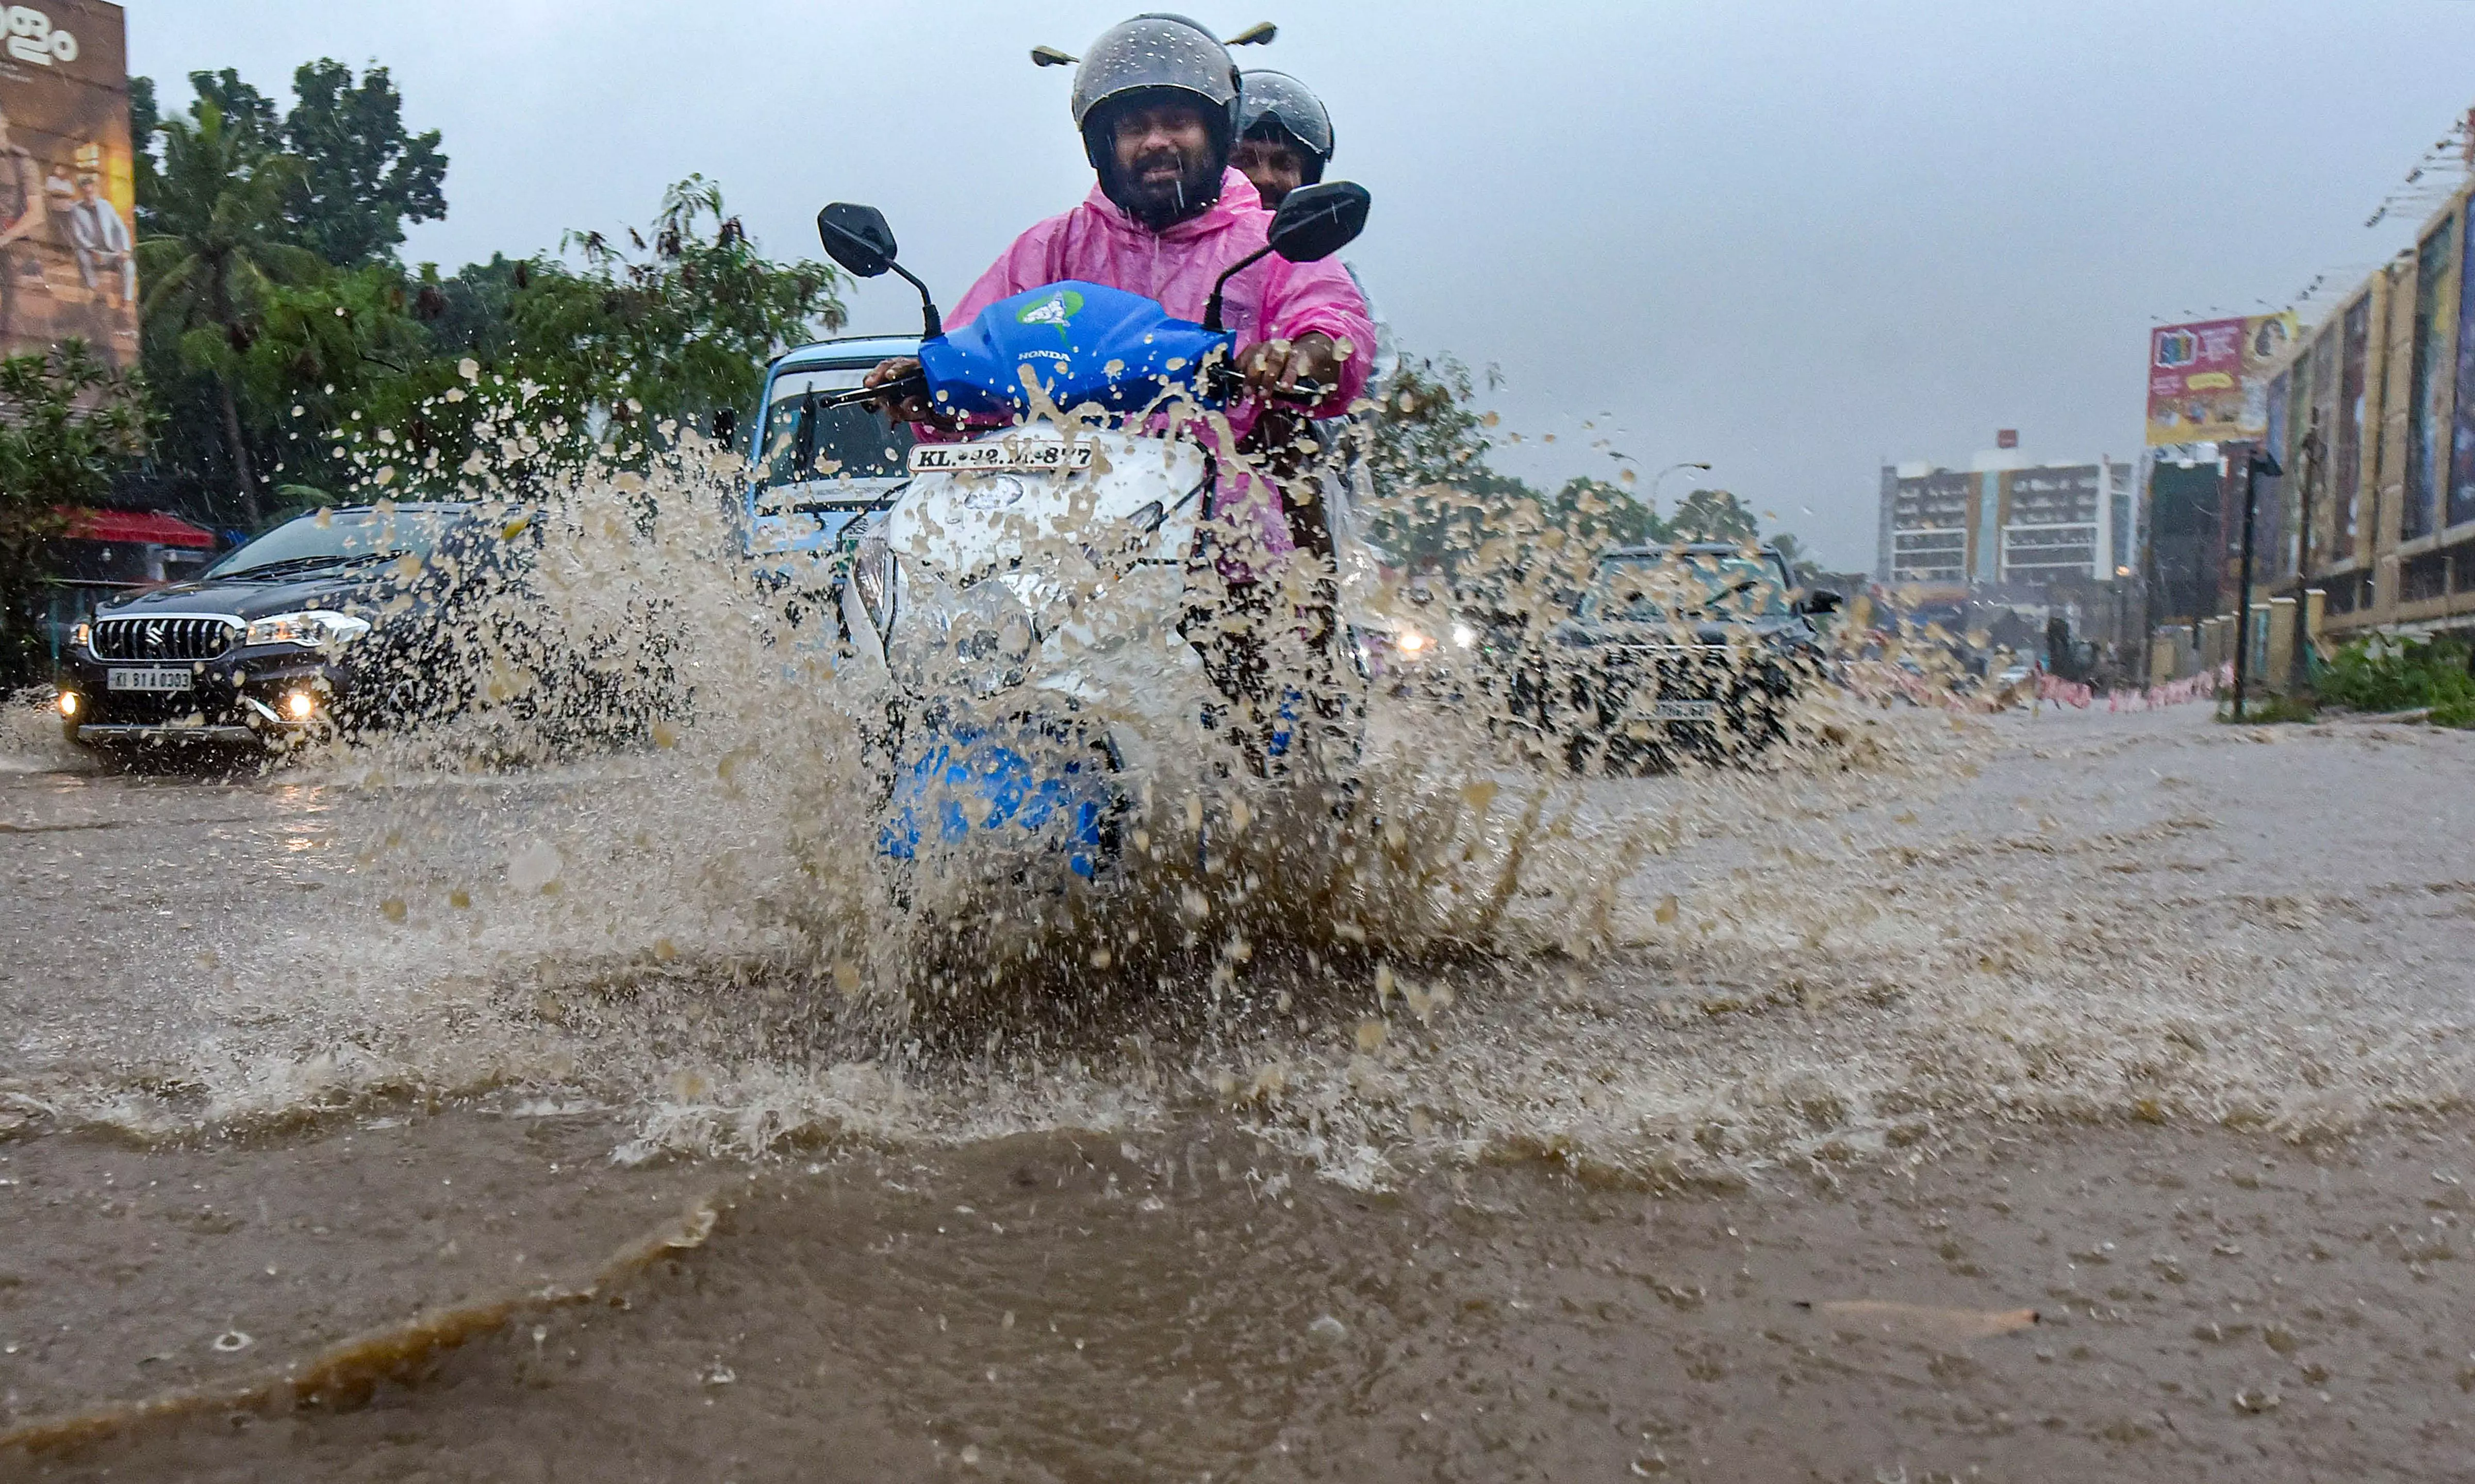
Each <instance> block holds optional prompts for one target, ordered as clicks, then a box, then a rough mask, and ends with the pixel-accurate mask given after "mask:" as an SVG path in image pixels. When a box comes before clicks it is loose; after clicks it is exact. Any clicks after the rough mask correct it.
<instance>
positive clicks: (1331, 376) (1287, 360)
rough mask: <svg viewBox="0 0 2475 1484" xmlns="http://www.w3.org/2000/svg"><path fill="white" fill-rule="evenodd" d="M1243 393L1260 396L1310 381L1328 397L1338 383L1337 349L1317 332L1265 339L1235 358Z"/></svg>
mask: <svg viewBox="0 0 2475 1484" xmlns="http://www.w3.org/2000/svg"><path fill="white" fill-rule="evenodd" d="M1237 369H1238V370H1239V371H1240V372H1242V373H1244V374H1245V377H1246V390H1247V391H1249V392H1251V393H1253V394H1254V395H1255V396H1258V397H1262V396H1263V395H1265V394H1267V393H1269V392H1271V391H1273V390H1275V389H1278V390H1280V391H1284V392H1286V391H1288V390H1290V389H1291V388H1293V387H1295V386H1296V385H1297V384H1298V383H1299V382H1300V381H1312V382H1315V383H1316V384H1317V385H1319V386H1321V387H1323V388H1324V390H1325V392H1326V393H1327V394H1329V393H1330V392H1331V390H1332V389H1333V388H1334V387H1335V386H1337V385H1338V384H1339V382H1340V347H1339V346H1337V345H1336V344H1334V343H1333V338H1332V337H1331V336H1330V335H1327V334H1325V333H1323V332H1322V331H1320V330H1317V331H1314V332H1312V333H1311V334H1304V335H1300V336H1298V338H1296V339H1295V340H1265V341H1262V342H1260V343H1259V344H1256V345H1252V346H1249V347H1247V348H1246V353H1245V354H1243V355H1240V356H1239V357H1237Z"/></svg>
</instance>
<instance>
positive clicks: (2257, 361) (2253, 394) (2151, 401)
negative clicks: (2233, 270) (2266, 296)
mask: <svg viewBox="0 0 2475 1484" xmlns="http://www.w3.org/2000/svg"><path fill="white" fill-rule="evenodd" d="M2295 329H2296V325H2295V318H2294V316H2293V315H2292V314H2291V313H2288V314H2256V315H2251V316H2249V317H2247V318H2243V319H2226V320H2202V321H2199V322H2197V323H2195V324H2191V325H2165V326H2160V327H2159V328H2156V329H2152V330H2150V331H2149V332H2148V445H2149V447H2151V448H2157V447H2161V446H2163V445H2166V444H2177V443H2233V442H2238V441H2245V440H2255V441H2256V440H2258V439H2261V438H2265V437H2267V434H2268V383H2269V378H2270V377H2273V376H2274V375H2276V369H2277V365H2278V363H2279V362H2280V361H2282V360H2284V359H2285V358H2286V352H2287V348H2288V347H2290V346H2291V345H2292V344H2293V343H2294V335H2295Z"/></svg>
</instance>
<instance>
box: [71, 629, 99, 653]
mask: <svg viewBox="0 0 2475 1484" xmlns="http://www.w3.org/2000/svg"><path fill="white" fill-rule="evenodd" d="M69 647H70V648H72V649H84V650H86V651H87V652H88V653H92V652H93V650H94V625H93V624H91V623H81V624H78V625H77V626H75V627H74V628H71V629H70V630H69Z"/></svg>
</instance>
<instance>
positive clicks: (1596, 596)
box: [1581, 551, 1788, 623]
mask: <svg viewBox="0 0 2475 1484" xmlns="http://www.w3.org/2000/svg"><path fill="white" fill-rule="evenodd" d="M1787 596H1788V595H1787V584H1786V581H1785V579H1784V577H1783V576H1782V575H1781V573H1780V572H1779V569H1778V568H1777V566H1776V565H1775V564H1774V563H1773V562H1772V561H1771V560H1770V559H1769V558H1768V557H1761V556H1750V555H1745V554H1742V553H1738V552H1716V551H1656V552H1645V553H1643V554H1641V555H1638V556H1610V557H1602V558H1601V559H1600V561H1599V571H1598V575H1597V576H1596V577H1595V578H1594V579H1593V580H1592V581H1591V583H1590V590H1589V592H1588V593H1586V594H1584V595H1582V597H1581V617H1583V618H1585V619H1599V620H1609V621H1615V622H1623V623H1663V622H1666V621H1667V620H1670V619H1687V620H1700V619H1722V620H1726V619H1735V620H1744V619H1772V618H1784V617H1785V616H1786V615H1787V612H1788V605H1787Z"/></svg>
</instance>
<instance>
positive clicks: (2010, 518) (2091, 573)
mask: <svg viewBox="0 0 2475 1484" xmlns="http://www.w3.org/2000/svg"><path fill="white" fill-rule="evenodd" d="M2133 474H2134V468H2133V466H2132V465H2130V464H2124V463H2117V462H2115V461H2113V460H2111V459H2107V458H2097V459H2094V460H2091V461H2090V462H2087V463H2082V464H2031V463H2029V462H2028V461H2027V460H2026V459H2025V458H2024V457H2023V456H2022V455H2021V454H2019V453H2018V452H2017V451H2015V450H2000V451H1997V452H1992V453H1980V454H1978V455H1977V456H1976V459H1975V461H1974V463H1973V466H1972V467H1971V468H1968V469H1965V470H1957V469H1944V468H1940V467H1937V466H1934V465H1931V464H1896V465H1885V466H1884V467H1883V470H1882V495H1881V499H1882V506H1881V518H1880V523H1879V537H1878V547H1877V550H1876V553H1875V572H1876V573H1877V574H1878V575H1879V576H1880V577H1881V579H1882V581H1884V582H1885V583H1888V584H1891V585H1893V586H1907V585H1918V584H1923V585H1930V586H1941V585H1949V584H1969V585H1973V586H1997V587H2001V588H2006V589H2015V590H2029V591H2036V592H2042V591H2043V590H2046V589H2048V588H2051V587H2053V586H2054V585H2056V584H2058V583H2059V584H2071V585H2086V584H2091V583H2105V582H2111V581H2112V580H2114V579H2115V577H2116V576H2118V575H2123V576H2128V575H2129V572H2128V569H2130V568H2131V567H2133V566H2134V565H2136V564H2135V561H2134V553H2133V547H2134V546H2135V539H2134V538H2135V536H2136V533H2137V529H2138V528H2137V526H2136V525H2135V523H2134V516H2135V512H2134V509H2133V504H2134V501H2133V499H2132V491H2133V489H2134V488H2135V485H2134V481H2133Z"/></svg>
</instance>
